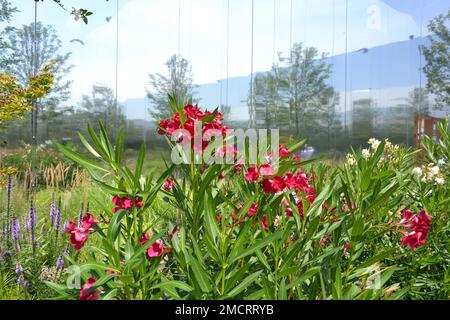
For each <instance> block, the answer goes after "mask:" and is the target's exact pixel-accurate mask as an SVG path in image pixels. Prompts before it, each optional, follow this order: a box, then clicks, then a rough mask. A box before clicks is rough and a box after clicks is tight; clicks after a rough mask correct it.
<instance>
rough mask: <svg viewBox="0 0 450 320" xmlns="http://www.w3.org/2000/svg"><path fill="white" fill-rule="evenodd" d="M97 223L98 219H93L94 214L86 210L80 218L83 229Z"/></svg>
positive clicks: (87, 228)
mask: <svg viewBox="0 0 450 320" xmlns="http://www.w3.org/2000/svg"><path fill="white" fill-rule="evenodd" d="M97 223H98V221H97V220H95V218H94V216H93V215H92V214H91V213H90V212H88V213H87V214H86V215H85V216H84V217H83V218H81V227H82V228H83V229H84V230H89V229H90V228H92V227H93V226H94V225H96V224H97Z"/></svg>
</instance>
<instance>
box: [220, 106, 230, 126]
mask: <svg viewBox="0 0 450 320" xmlns="http://www.w3.org/2000/svg"><path fill="white" fill-rule="evenodd" d="M219 112H220V113H221V114H222V117H223V121H224V122H228V121H230V120H231V107H230V106H226V105H224V104H221V105H220V107H219Z"/></svg>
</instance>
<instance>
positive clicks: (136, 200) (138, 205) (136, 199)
mask: <svg viewBox="0 0 450 320" xmlns="http://www.w3.org/2000/svg"><path fill="white" fill-rule="evenodd" d="M134 205H135V206H136V208H141V207H142V206H143V205H144V203H143V202H142V199H141V198H139V197H138V196H135V197H134Z"/></svg>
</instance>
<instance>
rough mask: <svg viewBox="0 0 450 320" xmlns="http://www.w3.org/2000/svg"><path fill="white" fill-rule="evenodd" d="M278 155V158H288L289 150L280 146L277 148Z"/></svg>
mask: <svg viewBox="0 0 450 320" xmlns="http://www.w3.org/2000/svg"><path fill="white" fill-rule="evenodd" d="M278 154H279V155H280V158H283V157H287V156H289V149H288V148H286V147H285V146H283V145H282V144H280V145H279V146H278Z"/></svg>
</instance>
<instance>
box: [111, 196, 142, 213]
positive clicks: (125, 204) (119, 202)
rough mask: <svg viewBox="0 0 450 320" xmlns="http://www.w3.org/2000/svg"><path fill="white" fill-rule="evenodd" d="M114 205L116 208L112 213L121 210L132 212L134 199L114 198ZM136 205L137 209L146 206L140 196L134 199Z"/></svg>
mask: <svg viewBox="0 0 450 320" xmlns="http://www.w3.org/2000/svg"><path fill="white" fill-rule="evenodd" d="M112 203H113V204H114V205H115V206H116V207H115V208H113V209H112V212H114V213H116V212H117V211H119V210H130V209H131V208H133V199H131V198H127V197H122V198H119V196H114V197H113V198H112ZM134 204H135V205H136V208H140V207H142V206H143V205H144V203H143V202H142V199H140V198H139V197H138V196H135V197H134Z"/></svg>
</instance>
